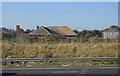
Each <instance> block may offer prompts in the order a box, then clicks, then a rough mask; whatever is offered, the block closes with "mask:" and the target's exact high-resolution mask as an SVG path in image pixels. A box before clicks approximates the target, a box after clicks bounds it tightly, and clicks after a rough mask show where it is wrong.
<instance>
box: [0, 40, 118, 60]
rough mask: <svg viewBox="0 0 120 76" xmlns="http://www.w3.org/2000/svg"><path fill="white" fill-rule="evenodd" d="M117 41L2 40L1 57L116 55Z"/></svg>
mask: <svg viewBox="0 0 120 76" xmlns="http://www.w3.org/2000/svg"><path fill="white" fill-rule="evenodd" d="M118 45H119V43H118V42H97V43H91V42H85V43H80V42H75V43H74V42H72V43H64V42H59V43H51V44H50V43H23V42H3V44H2V52H3V53H2V54H3V58H36V57H38V58H49V57H56V58H59V57H61V58H66V57H117V56H118Z"/></svg>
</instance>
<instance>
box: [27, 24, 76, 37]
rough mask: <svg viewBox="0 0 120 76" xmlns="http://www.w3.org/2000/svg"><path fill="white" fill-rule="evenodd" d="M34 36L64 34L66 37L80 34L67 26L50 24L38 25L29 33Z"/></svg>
mask: <svg viewBox="0 0 120 76" xmlns="http://www.w3.org/2000/svg"><path fill="white" fill-rule="evenodd" d="M29 35H30V36H32V37H44V36H49V35H62V36H65V37H77V36H78V35H77V34H76V33H74V32H73V30H71V29H70V28H68V27H67V26H48V27H44V26H41V27H38V26H37V29H36V30H34V31H32V32H30V33H29Z"/></svg>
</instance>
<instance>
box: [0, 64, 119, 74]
mask: <svg viewBox="0 0 120 76" xmlns="http://www.w3.org/2000/svg"><path fill="white" fill-rule="evenodd" d="M119 70H120V67H118V66H89V67H87V66H57V67H26V68H8V67H6V68H5V67H4V68H3V69H2V73H3V76H4V75H6V74H9V75H10V74H82V75H85V74H88V75H90V74H104V75H106V74H109V75H114V76H115V74H116V75H117V74H118V73H119V72H118V71H119Z"/></svg>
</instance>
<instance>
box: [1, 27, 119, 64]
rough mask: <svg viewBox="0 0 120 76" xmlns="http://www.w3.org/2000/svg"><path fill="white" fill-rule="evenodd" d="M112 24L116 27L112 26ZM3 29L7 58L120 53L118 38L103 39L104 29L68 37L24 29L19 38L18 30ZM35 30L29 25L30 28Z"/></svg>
mask: <svg viewBox="0 0 120 76" xmlns="http://www.w3.org/2000/svg"><path fill="white" fill-rule="evenodd" d="M111 28H116V26H112V27H111ZM3 29H4V32H3V31H2V38H3V41H2V57H3V58H73V57H118V56H119V57H120V54H118V49H119V47H118V46H120V44H119V43H118V41H117V40H110V39H107V40H103V39H102V32H101V31H100V30H83V31H77V30H74V32H76V33H77V34H78V38H75V39H74V38H69V39H67V38H65V37H64V36H60V35H59V36H58V35H52V36H47V37H45V38H40V39H39V38H31V37H30V36H29V35H26V34H24V30H23V29H21V33H23V34H22V35H21V37H20V38H19V40H17V39H16V38H15V32H14V34H13V32H12V31H13V30H12V31H10V30H8V29H6V28H2V30H3ZM30 31H31V30H29V29H27V30H26V32H30ZM118 63H120V62H119V61H97V62H95V61H94V62H93V61H87V62H82V61H73V62H71V61H68V62H15V63H13V62H11V63H10V62H8V63H3V65H4V66H6V65H7V66H18V65H20V66H27V65H33V66H42V65H64V64H65V65H66V64H67V65H68V64H70V65H104V64H118Z"/></svg>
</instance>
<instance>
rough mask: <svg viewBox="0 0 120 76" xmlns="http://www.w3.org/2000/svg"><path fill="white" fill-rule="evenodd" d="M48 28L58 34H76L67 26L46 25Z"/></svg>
mask: <svg viewBox="0 0 120 76" xmlns="http://www.w3.org/2000/svg"><path fill="white" fill-rule="evenodd" d="M47 28H49V29H50V30H53V31H54V32H56V33H57V34H60V35H77V34H76V33H75V32H73V30H71V29H70V28H68V27H67V26H48V27H47Z"/></svg>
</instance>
